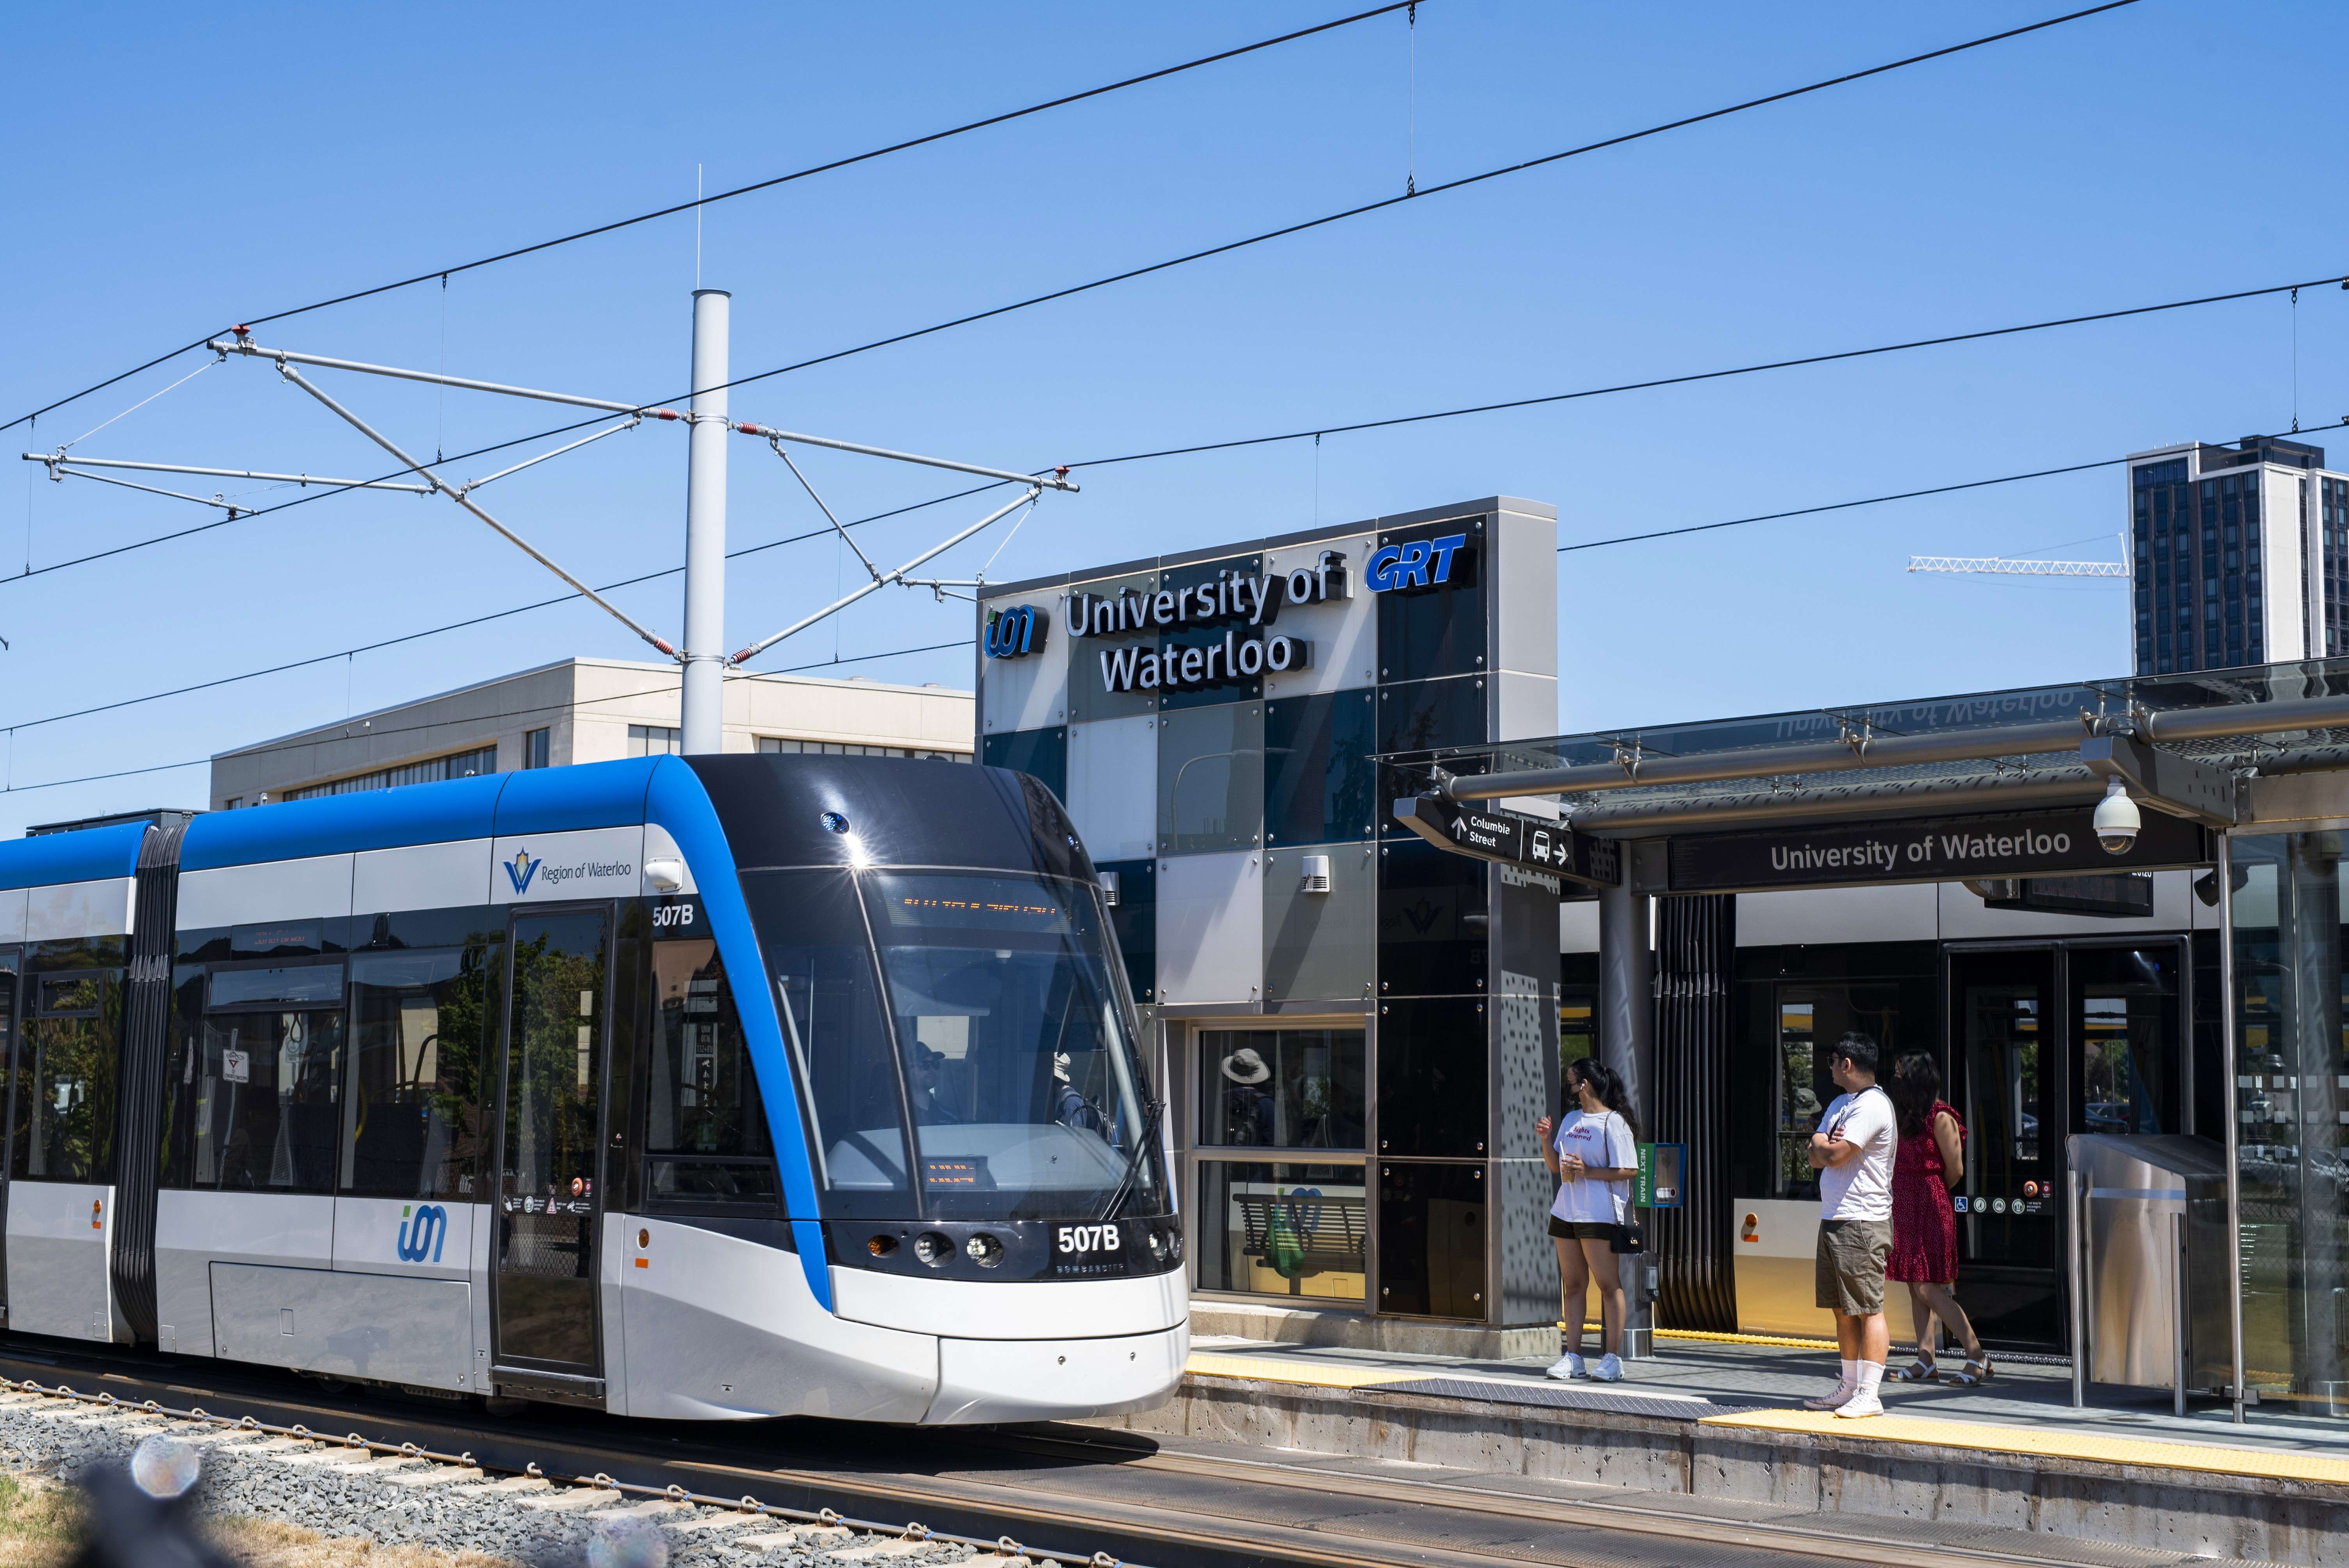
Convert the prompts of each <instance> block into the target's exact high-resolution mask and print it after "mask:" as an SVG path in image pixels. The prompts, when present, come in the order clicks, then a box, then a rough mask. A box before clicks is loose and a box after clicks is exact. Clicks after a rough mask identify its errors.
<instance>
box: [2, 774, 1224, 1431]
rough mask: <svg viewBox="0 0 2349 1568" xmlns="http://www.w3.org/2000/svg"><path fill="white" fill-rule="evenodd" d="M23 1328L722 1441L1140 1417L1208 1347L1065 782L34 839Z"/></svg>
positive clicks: (998, 781)
mask: <svg viewBox="0 0 2349 1568" xmlns="http://www.w3.org/2000/svg"><path fill="white" fill-rule="evenodd" d="M0 971H4V972H0V985H5V988H6V990H8V991H9V992H10V993H11V994H12V995H13V997H14V1001H15V1006H11V1007H6V1008H0V1023H5V1024H8V1025H10V1026H12V1028H11V1032H10V1036H9V1039H8V1041H7V1044H8V1046H9V1047H10V1050H9V1054H8V1057H7V1058H6V1059H7V1060H8V1061H9V1062H10V1063H11V1067H10V1070H9V1073H8V1079H9V1083H8V1088H9V1115H8V1119H7V1133H6V1143H7V1149H6V1170H7V1171H8V1180H7V1181H6V1183H5V1212H6V1248H5V1280H0V1296H4V1297H5V1312H6V1323H7V1326H8V1327H9V1328H10V1329H11V1330H12V1331H15V1332H18V1333H28V1334H36V1335H55V1336H66V1337H71V1338H78V1339H97V1340H104V1341H110V1342H114V1343H118V1344H140V1345H153V1346H159V1347H160V1348H161V1349H163V1350H165V1351H171V1352H176V1353H177V1354H180V1355H182V1356H204V1357H220V1358H222V1359H226V1360H234V1361H247V1362H259V1363H266V1364H268V1365H272V1366H277V1367H294V1368H297V1369H300V1370H303V1371H305V1372H311V1373H316V1374H321V1375H325V1376H329V1377H341V1378H354V1379H367V1380H373V1381H377V1382H381V1383H388V1384H395V1385H403V1386H407V1387H413V1388H416V1389H419V1390H432V1391H436V1392H439V1393H441V1394H444V1395H481V1396H487V1397H492V1398H509V1399H511V1398H526V1399H539V1400H550V1401H557V1402H564V1403H571V1404H579V1405H585V1406H590V1407H594V1408H602V1409H608V1410H612V1411H615V1412H617V1413H621V1414H626V1415H633V1416H650V1417H671V1418H756V1417H765V1416H781V1415H794V1414H806V1415H819V1416H832V1417H842V1418H854V1419H861V1420H872V1421H893V1422H934V1423H950V1422H984V1421H1006V1420H1030V1419H1039V1418H1050V1417H1058V1416H1071V1415H1082V1414H1091V1413H1108V1412H1112V1411H1118V1410H1127V1409H1134V1408H1143V1407H1146V1406H1149V1405H1151V1404H1154V1403H1155V1402H1157V1401H1158V1400H1160V1399H1163V1398H1164V1397H1165V1396H1166V1395H1167V1394H1168V1392H1169V1391H1170V1390H1171V1389H1172V1388H1173V1387H1174V1383H1175V1381H1176V1380H1177V1378H1178V1377H1180V1375H1181V1371H1182V1367H1183V1362H1184V1358H1185V1353H1186V1350H1187V1347H1188V1337H1189V1330H1188V1305H1187V1300H1186V1295H1185V1285H1184V1272H1183V1269H1182V1267H1181V1261H1180V1253H1181V1242H1180V1232H1179V1229H1178V1227H1177V1225H1176V1222H1175V1221H1174V1215H1173V1207H1172V1202H1171V1195H1170V1191H1169V1187H1168V1182H1167V1175H1166V1165H1165V1159H1164V1150H1163V1148H1162V1142H1161V1136H1160V1133H1159V1130H1158V1124H1157V1118H1156V1117H1155V1115H1154V1114H1153V1113H1152V1111H1151V1110H1150V1109H1149V1107H1150V1103H1151V1102H1150V1097H1149V1093H1148V1088H1147V1085H1146V1083H1145V1081H1144V1078H1143V1068H1142V1064H1141V1062H1140V1060H1139V1057H1138V1056H1137V1053H1136V1050H1135V1046H1134V1037H1133V1022H1132V1020H1133V1011H1132V1003H1131V998H1130V996H1129V995H1128V994H1127V991H1126V988H1125V980H1124V975H1123V966H1122V965H1120V964H1119V962H1118V961H1117V957H1116V951H1115V946H1114V943H1113V940H1112V937H1111V935H1110V934H1109V933H1108V930H1107V922H1106V913H1105V910H1104V907H1103V903H1102V895H1101V891H1100V888H1099V887H1098V885H1097V881H1096V878H1095V876H1094V873H1093V871H1092V863H1091V861H1089V860H1088V859H1087V858H1086V855H1085V852H1084V850H1083V848H1082V847H1081V845H1080V844H1079V843H1078V841H1077V838H1076V835H1075V833H1074V831H1073V830H1071V827H1070V824H1069V821H1068V818H1067V816H1066V814H1065V813H1064V812H1063V811H1062V810H1061V807H1060V804H1059V802H1058V801H1057V800H1055V799H1053V798H1052V796H1051V795H1050V792H1049V791H1047V790H1045V789H1043V788H1042V787H1041V786H1040V785H1039V784H1037V783H1036V782H1035V781H1034V780H1033V779H1028V778H1026V777H1025V776H1023V775H1019V774H1016V773H1009V772H1005V771H1002V770H999V769H988V768H980V767H962V766H954V765H948V764H945V763H937V762H921V761H895V760H886V759H881V758H846V757H840V758H833V757H773V756H728V757H699V758H691V759H689V760H688V759H685V758H674V757H662V758H646V759H643V760H638V761H627V762H610V763H597V764H589V765H585V766H579V767H573V768H562V769H546V770H543V771H532V772H523V773H512V774H501V775H494V776H491V777H487V778H480V779H463V780H459V781H452V782H450V783H443V784H426V785H415V786H410V787H409V788H405V789H394V790H388V791H381V792H376V793H370V794H355V795H344V796H336V797H328V798H325V799H310V800H301V801H293V802H287V803H284V804H279V805H273V806H269V807H266V808H264V809H260V810H245V811H235V812H216V813H211V814H207V815H203V816H199V817H197V818H196V819H194V820H192V821H191V822H189V823H187V824H186V825H185V826H184V827H183V828H181V827H173V828H169V829H162V828H154V827H150V826H147V825H144V824H135V823H134V824H130V825H127V826H115V827H106V828H98V829H93V830H83V831H78V832H72V833H61V834H57V835H52V836H46V837H41V838H34V839H26V840H22V841H16V842H13V843H7V844H0Z"/></svg>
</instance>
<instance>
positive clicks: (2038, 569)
mask: <svg viewBox="0 0 2349 1568" xmlns="http://www.w3.org/2000/svg"><path fill="white" fill-rule="evenodd" d="M1909 571H1911V572H1965V573H1992V574H1993V575H1998V576H2014V577H2126V576H2127V575H2128V574H2129V569H2128V562H2126V561H2022V560H2017V559H2015V558H2013V557H2012V556H2002V555H1912V556H1910V557H1909Z"/></svg>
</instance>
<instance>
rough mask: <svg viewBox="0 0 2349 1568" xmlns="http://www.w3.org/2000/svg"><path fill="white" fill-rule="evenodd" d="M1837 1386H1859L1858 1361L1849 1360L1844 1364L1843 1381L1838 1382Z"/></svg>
mask: <svg viewBox="0 0 2349 1568" xmlns="http://www.w3.org/2000/svg"><path fill="white" fill-rule="evenodd" d="M1836 1387H1838V1388H1857V1387H1859V1363H1858V1362H1857V1361H1847V1362H1845V1363H1844V1364H1843V1377H1842V1380H1841V1381H1839V1382H1838V1383H1837V1384H1836Z"/></svg>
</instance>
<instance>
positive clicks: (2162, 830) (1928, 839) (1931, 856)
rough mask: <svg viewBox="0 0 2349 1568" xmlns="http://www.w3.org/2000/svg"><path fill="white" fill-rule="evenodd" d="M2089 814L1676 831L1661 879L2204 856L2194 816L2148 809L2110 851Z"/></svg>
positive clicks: (1949, 871) (1732, 884) (1675, 884)
mask: <svg viewBox="0 0 2349 1568" xmlns="http://www.w3.org/2000/svg"><path fill="white" fill-rule="evenodd" d="M2094 816H2095V813H2094V812H2093V811H2092V810H2089V809H2087V808H2085V807H2084V808H2081V809H2079V810H2063V811H2019V812H2007V813H2002V814H2000V815H1997V816H1985V817H1951V818H1944V819H1941V820H1925V821H1900V820H1892V821H1874V822H1837V823H1833V824H1826V825H1821V826H1816V827H1810V826H1801V825H1796V826H1792V827H1785V828H1773V829H1768V830H1764V831H1761V832H1753V833H1709V834H1705V835H1702V836H1701V837H1695V838H1676V839H1674V840H1672V841H1671V891H1672V892H1731V891H1733V890H1737V889H1745V888H1795V887H1833V886H1837V885H1838V884H1847V883H1852V882H1960V881H1970V880H1973V879H1978V878H1984V877H2038V876H2051V875H2062V874H2064V873H2066V872H2142V871H2155V870H2163V869H2168V868H2174V867H2178V866H2199V865H2206V864H2208V863H2209V860H2210V845H2209V835H2208V833H2207V832H2206V830H2204V829H2203V828H2202V826H2201V825H2200V824H2199V823H2197V822H2189V821H2188V820H2186V819H2185V818H2183V817H2173V816H2170V815H2168V813H2167V812H2162V811H2153V810H2148V811H2147V812H2146V813H2145V814H2144V825H2143V827H2142V828H2141V829H2140V830H2138V833H2137V840H2136V841H2135V842H2133V843H2132V844H2131V845H2130V846H2129V847H2128V849H2127V851H2125V852H2124V853H2121V854H2117V855H2115V854H2107V853H2106V852H2105V851H2104V850H2103V849H2102V848H2101V847H2099V846H2098V844H2097V842H2096V830H2095V822H2094Z"/></svg>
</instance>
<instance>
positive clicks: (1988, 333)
mask: <svg viewBox="0 0 2349 1568" xmlns="http://www.w3.org/2000/svg"><path fill="white" fill-rule="evenodd" d="M2321 284H2339V285H2340V286H2341V287H2343V288H2344V289H2349V277H2344V276H2343V275H2341V274H2337V273H2336V274H2334V275H2333V276H2330V277H2322V278H2313V279H2303V280H2302V281H2300V282H2297V283H2283V284H2265V285H2262V286H2261V287H2258V288H2250V289H2236V290H2232V291H2230V292H2228V293H2224V294H2199V295H2196V296H2194V297H2192V298H2189V299H2177V300H2165V301H2162V302H2159V303H2158V304H2142V305H2127V306H2122V307H2120V308H2117V309H2114V310H2106V311H2095V312H2090V313H2087V314H2085V315H2067V316H2057V317H2054V318H2052V319H2049V320H2045V321H2035V322H2024V323H2022V324H2019V325H2012V326H1997V327H1985V328H1982V329H1979V330H1976V331H1971V332H1960V333H1948V334H1944V335H1940V336H1937V337H1922V338H1911V339H1909V340H1906V341H1903V342H1899V343H1888V344H1878V345H1876V346H1872V347H1868V348H1849V349H1837V350H1834V351H1831V352H1826V353H1821V354H1812V355H1803V356H1796V357H1794V358H1788V359H1774V360H1764V361H1761V362H1759V363H1755V364H1751V365H1742V366H1730V367H1728V368H1725V369H1718V370H1700V371H1692V372H1689V373H1686V374H1683V375H1679V376H1662V377H1649V378H1647V379H1644V380H1639V381H1623V382H1616V383H1612V384H1609V385H1606V386H1599V387H1581V388H1578V389H1577V390H1574V391H1571V392H1550V393H1542V394H1538V395H1536V396H1533V397H1514V398H1508V399H1506V400H1504V401H1501V402H1495V403H1473V404H1465V405H1462V406H1459V407H1450V408H1436V409H1431V410H1427V411H1424V412H1422V413H1416V414H1397V415H1390V416H1386V417H1383V418H1375V419H1357V420H1353V421H1351V422H1349V423H1343V424H1338V423H1332V424H1325V425H1313V426H1301V427H1297V428H1290V429H1287V430H1281V431H1278V432H1276V433H1274V434H1270V435H1261V436H1238V437H1231V438H1225V439H1221V440H1214V441H1197V442H1193V443H1191V444H1189V445H1186V446H1180V447H1160V448H1155V449H1151V450H1147V451H1139V452H1125V453H1121V454H1119V455H1117V456H1115V457H1105V458H1086V459H1078V460H1076V461H1074V462H1071V463H1070V464H1069V465H1068V466H1069V468H1070V469H1072V470H1073V469H1100V468H1110V467H1113V466H1115V465H1117V464H1120V463H1138V462H1149V461H1154V460H1156V459H1163V458H1181V457H1194V456H1197V455H1199V454H1202V453H1206V452H1223V451H1235V450H1237V449H1241V448H1244V447H1260V446H1269V445H1273V444H1276V443H1278V442H1281V441H1301V440H1306V439H1311V440H1313V441H1314V442H1315V443H1316V444H1317V445H1318V444H1319V441H1320V439H1321V438H1322V437H1324V436H1337V435H1349V434H1353V433H1357V432H1360V431H1363V430H1382V429H1392V428H1396V427H1398V426H1402V425H1418V424H1427V423H1430V422H1433V421H1434V420H1438V419H1460V418H1470V417H1473V416H1475V415H1480V414H1495V413H1506V412H1508V411H1510V410H1513V409H1517V408H1532V407H1541V406H1543V405H1545V404H1551V403H1567V402H1574V401H1578V400H1580V399H1584V398H1590V397H1616V396H1620V395H1623V394H1626V393H1631V392H1647V391H1654V390H1658V389H1660V388H1662V387H1682V386H1690V385H1693V384H1695V383H1699V382H1704V381H1720V380H1726V379H1730V378H1733V377H1741V376H1757V375H1762V374H1764V373H1767V372H1770V371H1776V370H1790V369H1799V368H1803V367H1805V366H1814V365H1831V364H1835V363H1837V362H1838V361H1842V360H1848V359H1867V358H1874V357H1879V356H1885V355H1890V354H1902V353H1909V352H1913V351H1915V350H1918V349H1924V348H1936V347H1944V346H1949V345H1951V344H1959V343H1972V342H1980V341H1983V340H1986V339H1990V338H1997V337H2013V336H2017V335H2022V334H2024V333H2033V332H2047V331H2052V330H2054V329H2055V328H2058V327H2065V326H2082V325H2094V324H2095V323H2098V322H2105V321H2119V320H2124V319H2127V318H2128V317H2132V316H2140V315H2159V314H2162V313H2165V312H2169V311H2178V310H2191V309H2197V308H2199V307H2200V306H2203V305H2209V304H2228V303H2231V302H2233V301H2236V300H2246V299H2259V298H2262V297H2267V296H2271V295H2274V294H2288V293H2290V292H2291V291H2292V290H2294V289H2300V288H2314V287H2317V286H2319V285H2321ZM652 406H653V405H652V404H651V403H647V404H646V405H645V407H652ZM596 422H597V421H596V420H595V419H582V420H579V421H577V422H575V423H573V424H568V425H557V426H554V427H553V428H549V429H544V430H537V431H533V432H532V433H531V434H529V435H526V436H517V437H514V438H512V439H511V440H506V441H498V442H493V443H492V444H490V445H488V446H484V447H475V448H473V449H471V451H465V452H460V453H458V454H457V455H456V456H455V457H453V458H451V459H449V461H450V462H465V461H469V460H470V459H474V458H478V457H483V456H486V455H488V454H489V453H492V452H501V451H505V450H508V449H512V448H514V447H520V446H525V445H528V444H529V443H530V442H532V441H542V440H547V439H550V438H554V437H556V436H563V435H568V434H570V433H571V432H572V431H574V430H579V429H584V428H586V427H588V426H589V425H592V424H595V423H596ZM2344 423H2349V418H2344ZM408 471H409V470H408V469H392V470H390V471H389V472H388V473H385V474H383V475H380V476H378V478H377V479H376V480H366V481H358V482H361V483H367V484H377V483H381V482H383V481H384V480H397V479H398V478H399V477H400V476H401V475H403V474H405V473H407V472H408ZM1039 471H1040V472H1041V471H1042V470H1039ZM1986 482H1988V481H1986ZM979 488H980V489H982V490H984V489H988V488H991V487H988V486H981V487H979ZM336 493H338V492H337V491H336V490H334V489H331V488H328V489H322V490H317V491H315V492H312V493H309V494H305V495H301V496H296V497H295V498H293V499H292V500H285V501H280V502H278V503H277V504H276V505H274V506H265V507H258V508H254V509H253V510H251V511H247V512H245V514H244V517H243V518H242V519H233V520H232V519H225V518H223V519H215V520H214V521H211V522H204V523H198V524H196V525H194V526H193V527H191V528H181V529H174V530H172V531H171V532H168V533H160V534H156V535H153V536H151V537H150V538H147V539H142V540H133V541H131V542H129V543H127V544H118V545H114V546H111V547H109V548H108V549H105V550H98V551H92V552H88V554H85V555H78V556H73V557H70V558H68V559H67V560H64V561H58V562H50V563H49V564H48V565H47V566H39V567H36V566H33V565H31V564H30V563H29V562H27V563H26V569H25V571H24V572H22V573H18V574H17V576H18V577H19V578H23V577H39V576H43V575H46V574H47V573H52V572H63V571H66V570H67V569H68V568H71V567H77V566H84V565H88V564H89V563H91V562H98V561H105V560H109V559H111V558H112V557H115V556H118V555H126V554H129V553H130V552H134V551H139V550H144V549H148V548H150V546H153V545H159V544H168V543H171V542H173V541H175V540H181V539H186V538H189V537H191V536H192V535H195V534H200V533H207V532H210V531H212V530H214V529H218V528H225V527H227V526H228V524H229V523H230V522H231V521H247V520H250V519H253V518H258V517H267V516H270V515H272V514H274V513H275V512H280V511H285V510H287V509H288V508H291V507H296V506H301V505H304V504H306V503H307V502H309V501H313V500H321V499H323V498H325V497H326V496H328V495H332V494H336ZM977 493H978V491H977V490H962V491H957V492H956V495H957V497H959V496H962V495H973V494H977ZM947 499H952V498H947ZM921 504H923V505H929V504H932V503H930V502H923V503H921ZM1774 515H1775V514H1774ZM29 516H30V509H29V507H28V509H27V519H28V522H29ZM1739 521H1768V519H1766V518H1755V519H1744V520H1739ZM1703 526H1705V527H1715V526H1733V525H1731V524H1705V525H1703ZM1672 531H1675V530H1666V532H1672ZM1639 537H1645V536H1644V535H1643V536H1639ZM8 581H13V579H0V585H5V583H6V582H8Z"/></svg>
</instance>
